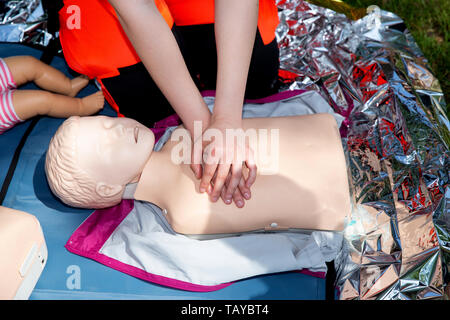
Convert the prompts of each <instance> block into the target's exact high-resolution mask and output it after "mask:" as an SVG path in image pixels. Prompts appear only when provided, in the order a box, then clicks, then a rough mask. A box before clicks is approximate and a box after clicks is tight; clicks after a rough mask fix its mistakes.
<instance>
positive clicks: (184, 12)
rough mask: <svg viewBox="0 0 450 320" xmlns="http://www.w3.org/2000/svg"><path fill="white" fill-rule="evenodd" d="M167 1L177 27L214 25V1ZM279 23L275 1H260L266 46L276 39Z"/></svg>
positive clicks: (262, 30) (259, 22) (263, 38)
mask: <svg viewBox="0 0 450 320" xmlns="http://www.w3.org/2000/svg"><path fill="white" fill-rule="evenodd" d="M165 1H166V3H167V5H168V6H169V10H170V13H171V14H172V17H173V19H174V21H175V24H176V25H177V26H190V25H196V24H208V23H214V0H165ZM243 1H245V0H243ZM278 23H279V20H278V9H277V6H276V5H275V0H259V14H258V29H259V33H260V34H261V38H262V40H263V43H264V44H268V43H270V42H272V41H273V39H275V29H276V28H277V26H278Z"/></svg>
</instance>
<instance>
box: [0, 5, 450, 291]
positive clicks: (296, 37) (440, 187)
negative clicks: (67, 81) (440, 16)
mask: <svg viewBox="0 0 450 320" xmlns="http://www.w3.org/2000/svg"><path fill="white" fill-rule="evenodd" d="M276 2H277V5H278V7H279V16H280V24H279V26H278V28H277V35H276V36H277V41H278V43H279V47H280V64H281V71H280V76H281V78H282V80H283V85H282V88H281V89H284V90H286V89H290V90H294V89H312V90H316V91H318V92H319V93H320V94H321V95H322V96H323V97H324V98H325V99H326V100H327V101H328V102H329V103H330V105H331V106H332V107H333V108H334V110H335V111H336V112H337V113H339V114H341V115H343V116H344V117H345V118H346V119H345V121H344V123H343V125H342V126H341V128H340V131H341V136H342V142H343V146H344V150H345V152H346V156H347V161H348V170H349V185H350V190H351V198H352V202H353V209H352V212H351V214H350V215H349V219H348V221H347V227H346V229H345V231H344V240H343V245H342V250H341V252H340V254H339V255H338V257H336V259H335V267H336V270H337V280H336V287H337V288H338V292H339V298H340V299H448V298H449V296H450V286H449V282H450V275H449V269H450V187H449V149H448V147H449V143H450V135H449V123H448V119H447V116H446V113H445V109H446V104H445V101H444V96H443V93H442V91H441V89H440V86H439V83H438V81H437V79H436V78H435V77H434V76H433V74H432V72H431V71H430V68H429V66H428V64H427V60H426V59H425V57H424V56H423V54H422V52H421V51H420V49H419V48H418V46H417V45H416V43H415V41H414V39H413V38H412V36H411V34H410V33H409V31H408V30H407V29H406V28H405V25H404V23H403V21H402V20H401V19H400V18H399V17H398V16H396V15H395V14H393V13H390V12H386V11H383V10H380V9H379V8H378V7H376V6H371V7H369V8H368V10H367V13H366V11H365V10H364V9H363V11H361V9H355V8H351V7H350V6H348V5H346V4H344V3H343V2H342V1H340V0H310V2H305V1H303V0H277V1H276ZM312 2H313V3H316V4H318V5H320V6H317V5H314V4H313V3H312ZM0 6H1V8H0V9H1V10H0V41H7V42H21V43H33V44H39V45H44V46H46V45H47V44H48V42H49V40H50V39H51V37H52V36H51V35H50V34H49V33H48V32H47V31H46V15H45V14H44V12H43V10H42V6H41V3H40V1H39V0H17V1H5V0H0ZM325 7H328V8H333V9H334V10H337V11H339V12H340V13H338V12H336V11H332V10H331V9H328V8H325ZM324 196H326V195H324Z"/></svg>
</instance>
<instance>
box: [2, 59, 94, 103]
mask: <svg viewBox="0 0 450 320" xmlns="http://www.w3.org/2000/svg"><path fill="white" fill-rule="evenodd" d="M3 60H4V61H5V63H6V65H7V66H8V68H9V69H10V71H11V74H12V76H13V79H14V81H15V82H16V84H17V86H20V85H22V84H25V83H27V82H31V81H34V83H35V84H36V85H37V86H38V87H40V88H42V89H44V90H48V91H52V92H55V93H59V94H64V95H67V96H70V97H75V96H76V95H77V94H78V92H79V91H80V90H81V89H83V88H84V87H85V86H86V85H87V84H88V83H89V79H88V78H87V77H86V76H79V77H76V78H74V79H70V78H68V77H66V76H65V75H64V74H63V73H62V72H61V71H59V70H57V69H55V68H53V67H52V66H49V65H48V64H45V63H43V62H42V61H40V60H38V59H36V58H34V57H31V56H16V57H8V58H4V59H3Z"/></svg>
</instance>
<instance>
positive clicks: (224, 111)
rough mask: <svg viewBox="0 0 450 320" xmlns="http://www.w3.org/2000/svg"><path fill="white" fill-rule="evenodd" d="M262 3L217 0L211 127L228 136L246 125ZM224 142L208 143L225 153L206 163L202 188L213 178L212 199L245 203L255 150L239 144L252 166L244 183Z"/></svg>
mask: <svg viewBox="0 0 450 320" xmlns="http://www.w3.org/2000/svg"><path fill="white" fill-rule="evenodd" d="M258 5H259V1H258V0H245V1H242V0H215V26H214V28H215V36H216V46H217V85H216V100H215V104H214V111H213V115H212V118H211V125H210V128H215V129H219V130H220V131H222V133H223V134H224V136H225V131H226V129H237V128H242V106H243V103H244V94H245V87H246V84H247V77H248V70H249V66H250V60H251V55H252V51H253V45H254V43H255V36H256V28H257V23H258ZM224 145H225V143H224V142H223V143H222V147H221V146H220V145H219V144H217V143H211V144H210V145H209V146H208V147H210V148H212V149H216V152H217V151H218V152H217V153H218V154H221V155H222V159H221V160H222V161H220V163H219V161H217V162H215V163H207V164H205V165H204V169H203V176H202V181H201V183H200V191H202V190H208V185H209V184H210V183H211V182H213V184H214V189H213V190H212V192H211V199H212V201H217V199H218V198H219V197H220V196H222V199H223V200H224V201H225V203H230V202H231V198H232V197H233V199H234V201H235V203H236V205H237V206H238V207H242V206H243V204H244V198H243V197H242V195H246V196H245V198H246V199H249V197H250V196H249V195H250V186H251V185H252V184H253V182H254V181H255V179H256V165H255V164H254V162H253V160H252V159H251V154H252V150H250V148H249V147H248V146H241V147H239V148H238V149H239V150H241V151H242V152H245V154H243V155H242V154H241V158H243V159H244V161H245V162H246V164H247V167H248V168H249V169H250V171H249V176H248V178H247V181H246V184H245V186H244V183H243V180H242V179H243V176H242V162H240V161H235V162H233V163H232V164H230V163H226V162H224V161H223V157H224V156H225V155H226V154H227V153H233V152H234V150H232V149H230V148H228V147H223V146H224ZM236 150H237V149H236ZM237 152H240V151H237ZM197 157H198V155H197ZM194 171H199V168H194ZM230 174H231V176H230ZM214 176H216V178H215V179H214ZM227 177H228V179H227ZM227 181H228V182H227ZM238 187H239V189H237V188H238ZM224 190H226V191H224ZM239 190H240V192H238V191H239Z"/></svg>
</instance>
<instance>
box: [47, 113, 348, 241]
mask: <svg viewBox="0 0 450 320" xmlns="http://www.w3.org/2000/svg"><path fill="white" fill-rule="evenodd" d="M242 124H243V128H244V130H250V131H249V133H251V132H258V133H255V135H257V139H250V141H249V144H250V146H251V148H252V150H254V155H255V163H256V165H257V168H258V178H257V181H256V182H255V184H254V185H253V188H252V196H251V200H249V201H248V202H247V203H246V205H245V207H242V208H236V207H235V206H233V205H229V203H228V204H225V203H224V202H222V201H218V202H210V200H209V199H208V195H207V194H205V193H200V192H199V191H198V190H199V184H200V182H199V181H198V179H196V178H195V176H194V173H193V172H192V170H190V166H189V164H188V163H186V162H181V163H180V162H179V161H178V160H179V159H178V156H179V155H180V150H181V149H180V147H182V146H186V145H185V144H184V143H188V144H189V143H190V142H191V138H190V135H189V134H188V133H187V131H186V130H185V129H184V128H183V127H180V128H178V129H177V130H176V131H174V133H173V134H172V137H171V139H170V140H169V141H167V142H166V143H165V144H164V146H163V147H162V148H161V150H159V151H155V152H152V151H153V149H154V144H155V137H154V135H153V133H152V131H151V130H150V129H149V128H147V127H145V126H144V125H142V124H140V123H139V122H137V121H136V120H133V119H130V118H111V117H105V116H95V117H70V118H69V119H67V120H66V121H65V122H64V123H63V124H62V125H61V126H60V127H59V129H58V131H57V132H56V133H55V135H54V136H53V138H52V140H51V142H50V144H49V148H48V151H47V156H46V163H45V172H46V175H47V181H48V183H49V186H50V189H51V190H52V191H53V193H54V194H55V195H57V196H58V197H59V198H60V199H61V200H62V201H63V202H65V203H66V204H68V205H71V206H75V207H82V208H83V207H84V208H107V207H111V206H114V205H116V204H118V203H120V201H121V200H122V199H135V200H140V201H145V202H149V203H153V204H154V205H156V206H158V207H159V208H161V210H163V212H164V213H165V218H166V220H167V222H168V223H169V224H170V225H171V227H172V229H173V230H175V231H176V232H178V233H183V234H218V233H240V232H244V231H253V230H260V229H266V230H283V229H286V228H300V229H308V230H342V229H343V226H344V221H345V216H346V215H347V214H348V213H349V212H350V196H349V188H348V178H347V167H346V162H345V155H344V151H343V148H342V142H341V137H340V135H339V129H338V127H337V124H336V120H335V119H334V117H333V116H332V115H330V114H327V113H325V114H312V115H304V116H291V117H273V118H253V119H251V118H247V119H243V120H242ZM260 129H261V130H264V131H261V133H259V132H260ZM253 130H256V131H253ZM265 130H267V131H265ZM264 132H271V133H267V135H265V134H264ZM272 132H275V133H276V134H275V135H272ZM180 133H181V135H180ZM183 133H184V134H183ZM269 135H270V136H271V138H270V139H269V138H268V136H269ZM272 137H273V138H272ZM180 138H181V141H180ZM268 139H269V140H268ZM272 148H273V149H272ZM269 149H271V150H273V153H272V152H270V153H269V154H268V153H267V150H269ZM186 150H190V148H189V147H187V148H186ZM181 151H182V150H181ZM183 154H185V153H184V151H183ZM270 155H272V156H273V157H272V156H270ZM186 160H187V161H190V157H187V158H186ZM272 164H275V167H273V166H272ZM273 169H275V170H273ZM243 174H244V176H247V175H248V172H243ZM133 189H134V190H133ZM125 191H127V192H125Z"/></svg>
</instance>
